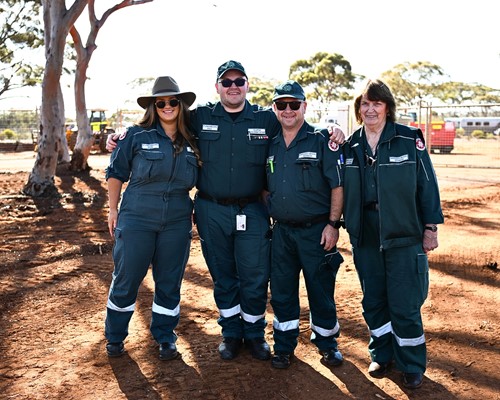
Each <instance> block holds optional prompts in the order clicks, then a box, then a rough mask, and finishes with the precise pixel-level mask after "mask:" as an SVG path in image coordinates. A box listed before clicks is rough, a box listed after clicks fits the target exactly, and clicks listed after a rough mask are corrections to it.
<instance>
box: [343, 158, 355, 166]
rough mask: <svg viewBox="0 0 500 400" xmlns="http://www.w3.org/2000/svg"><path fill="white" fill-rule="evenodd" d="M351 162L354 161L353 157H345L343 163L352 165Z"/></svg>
mask: <svg viewBox="0 0 500 400" xmlns="http://www.w3.org/2000/svg"><path fill="white" fill-rule="evenodd" d="M353 162H354V158H347V159H346V160H345V165H352V163H353Z"/></svg>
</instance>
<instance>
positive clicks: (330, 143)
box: [328, 140, 340, 151]
mask: <svg viewBox="0 0 500 400" xmlns="http://www.w3.org/2000/svg"><path fill="white" fill-rule="evenodd" d="M328 148H329V149H330V150H331V151H337V150H338V149H340V146H339V145H338V144H337V143H335V142H334V141H333V140H329V141H328Z"/></svg>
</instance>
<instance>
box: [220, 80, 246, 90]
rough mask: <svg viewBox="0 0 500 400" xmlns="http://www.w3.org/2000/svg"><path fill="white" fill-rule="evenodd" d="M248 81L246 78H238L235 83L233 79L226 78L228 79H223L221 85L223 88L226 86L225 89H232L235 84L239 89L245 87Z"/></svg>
mask: <svg viewBox="0 0 500 400" xmlns="http://www.w3.org/2000/svg"><path fill="white" fill-rule="evenodd" d="M246 81H247V80H246V79H244V78H236V79H235V80H234V81H233V80H232V79H227V78H226V79H221V80H220V81H219V83H220V84H222V86H224V87H225V88H228V87H231V86H232V85H233V83H234V84H235V85H236V86H238V87H242V86H243V85H245V83H246Z"/></svg>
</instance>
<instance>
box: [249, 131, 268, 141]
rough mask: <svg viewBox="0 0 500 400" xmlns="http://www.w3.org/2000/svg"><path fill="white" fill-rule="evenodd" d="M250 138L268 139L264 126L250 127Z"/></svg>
mask: <svg viewBox="0 0 500 400" xmlns="http://www.w3.org/2000/svg"><path fill="white" fill-rule="evenodd" d="M247 137H248V140H266V139H267V138H268V137H267V135H266V130H265V129H264V128H248V133H247Z"/></svg>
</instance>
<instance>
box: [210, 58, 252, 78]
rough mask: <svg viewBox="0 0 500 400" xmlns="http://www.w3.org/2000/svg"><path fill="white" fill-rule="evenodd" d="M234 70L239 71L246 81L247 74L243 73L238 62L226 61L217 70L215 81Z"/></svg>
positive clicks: (243, 70) (243, 69)
mask: <svg viewBox="0 0 500 400" xmlns="http://www.w3.org/2000/svg"><path fill="white" fill-rule="evenodd" d="M231 69H235V70H237V71H240V72H242V73H243V75H245V77H246V78H247V79H248V76H247V73H246V72H245V68H243V65H241V63H239V62H238V61H234V60H229V61H226V62H225V63H224V64H222V65H221V66H220V67H219V69H218V70H217V79H220V78H221V77H222V75H224V74H225V73H226V72H227V71H229V70H231Z"/></svg>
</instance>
